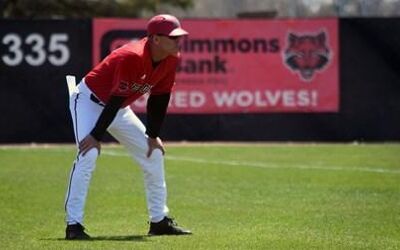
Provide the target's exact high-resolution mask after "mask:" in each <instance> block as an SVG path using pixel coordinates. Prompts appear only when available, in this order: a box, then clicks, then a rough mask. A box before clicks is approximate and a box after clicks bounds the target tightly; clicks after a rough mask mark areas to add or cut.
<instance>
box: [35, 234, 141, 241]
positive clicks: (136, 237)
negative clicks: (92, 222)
mask: <svg viewBox="0 0 400 250" xmlns="http://www.w3.org/2000/svg"><path fill="white" fill-rule="evenodd" d="M148 237H149V236H147V235H122V236H97V237H91V238H90V239H87V240H74V242H76V241H147V238H148ZM40 240H50V241H52V240H53V241H66V240H65V239H64V238H47V239H40Z"/></svg>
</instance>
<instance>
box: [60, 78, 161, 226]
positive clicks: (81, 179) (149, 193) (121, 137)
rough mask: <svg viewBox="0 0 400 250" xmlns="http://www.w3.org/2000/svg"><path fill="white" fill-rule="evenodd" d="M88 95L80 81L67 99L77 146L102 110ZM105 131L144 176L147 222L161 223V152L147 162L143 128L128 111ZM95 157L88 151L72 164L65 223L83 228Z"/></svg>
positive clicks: (96, 155) (93, 150) (66, 200)
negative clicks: (135, 162)
mask: <svg viewBox="0 0 400 250" xmlns="http://www.w3.org/2000/svg"><path fill="white" fill-rule="evenodd" d="M90 94H91V92H90V90H89V89H88V88H87V86H86V84H85V83H84V81H82V82H81V83H80V84H79V92H78V93H73V94H72V95H71V97H70V111H71V115H72V121H73V124H74V133H75V140H76V142H77V145H78V142H79V141H81V140H82V139H83V138H84V137H85V136H86V135H88V134H89V133H90V131H91V130H92V129H93V127H94V126H95V123H96V122H97V119H98V117H99V116H100V114H101V112H102V110H103V107H102V106H100V105H99V104H97V103H94V102H93V101H92V100H90ZM108 131H109V132H110V134H111V135H112V136H113V137H114V138H115V139H117V140H118V141H119V142H120V143H121V144H122V145H124V146H125V147H126V149H127V150H128V152H129V154H130V155H131V156H132V157H133V159H134V160H136V161H137V162H138V164H139V165H140V167H141V169H142V171H143V172H144V185H145V190H146V198H147V207H148V210H149V215H150V220H151V221H152V222H158V221H160V220H161V219H163V218H164V216H166V215H167V214H168V207H167V205H166V199H167V190H166V185H165V179H164V158H163V155H162V153H161V151H160V150H158V149H156V150H154V151H153V153H152V155H151V157H150V158H147V156H146V153H147V149H148V145H147V135H146V134H145V126H144V125H143V123H142V122H141V121H140V120H139V118H138V117H137V116H136V115H135V114H134V113H133V112H132V110H131V109H130V108H129V107H127V108H124V109H120V110H119V111H118V113H117V115H116V117H115V118H114V120H113V122H112V123H111V124H110V126H109V128H108ZM97 157H98V152H97V149H91V150H90V151H89V152H87V153H86V154H85V156H82V155H80V154H79V155H78V156H77V158H76V160H75V162H74V165H73V167H72V169H71V174H70V180H69V185H68V188H67V193H66V197H65V211H66V222H67V223H68V224H74V223H81V224H83V215H84V207H85V201H86V197H87V192H88V188H89V183H90V179H91V176H92V172H93V171H94V169H95V166H96V159H97Z"/></svg>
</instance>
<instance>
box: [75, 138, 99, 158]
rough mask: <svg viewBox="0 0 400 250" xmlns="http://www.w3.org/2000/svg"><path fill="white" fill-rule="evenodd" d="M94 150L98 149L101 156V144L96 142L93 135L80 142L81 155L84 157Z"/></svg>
mask: <svg viewBox="0 0 400 250" xmlns="http://www.w3.org/2000/svg"><path fill="white" fill-rule="evenodd" d="M92 148H97V152H98V154H99V155H100V149H101V145H100V142H99V141H98V140H96V139H95V138H94V137H93V136H92V135H91V134H89V135H87V136H86V137H85V138H83V140H82V141H80V142H79V153H80V154H82V156H85V154H86V153H87V152H89V150H91V149H92Z"/></svg>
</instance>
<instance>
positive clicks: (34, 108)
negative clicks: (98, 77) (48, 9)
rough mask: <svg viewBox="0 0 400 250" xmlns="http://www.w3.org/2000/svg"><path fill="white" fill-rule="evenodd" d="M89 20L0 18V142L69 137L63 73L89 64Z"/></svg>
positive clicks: (85, 68)
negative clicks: (0, 115)
mask: <svg viewBox="0 0 400 250" xmlns="http://www.w3.org/2000/svg"><path fill="white" fill-rule="evenodd" d="M91 39H92V31H91V20H74V21H72V20H68V21H65V20H43V21H28V20H26V21H25V20H24V21H20V20H18V21H17V20H15V21H14V20H1V21H0V113H1V114H2V117H1V118H0V129H1V131H2V132H1V135H0V142H32V141H37V142H46V141H49V142H63V141H71V139H73V136H72V128H71V119H70V115H69V110H68V97H67V96H68V93H67V87H66V83H65V75H66V74H75V75H77V76H78V78H79V77H82V76H83V75H84V74H86V72H87V71H88V70H89V69H90V67H91V55H92V53H91Z"/></svg>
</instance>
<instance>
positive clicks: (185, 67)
mask: <svg viewBox="0 0 400 250" xmlns="http://www.w3.org/2000/svg"><path fill="white" fill-rule="evenodd" d="M182 25H183V27H184V28H185V29H186V30H187V31H189V33H190V35H189V36H188V37H185V38H184V39H182V40H181V52H182V58H181V62H180V65H179V67H178V69H177V72H178V73H177V77H176V85H175V87H174V92H173V95H172V99H171V102H170V107H169V110H168V112H169V113H177V114H182V113H192V114H214V113H268V112H281V113H282V112H338V111H339V75H338V74H339V73H338V69H339V67H338V62H339V58H338V55H339V48H338V21H337V19H304V20H302V19H296V20H291V19H283V20H234V19H227V20H224V19H215V20H190V19H189V20H183V21H182ZM145 28H146V20H136V19H95V20H94V26H93V34H94V37H93V64H97V63H98V62H99V61H100V60H101V59H102V58H104V57H105V56H106V55H107V54H108V53H109V52H110V51H112V50H113V49H115V48H118V47H119V46H122V45H123V44H124V43H126V42H128V41H130V40H133V39H138V38H141V37H143V36H145V34H146V31H145ZM146 98H147V97H143V98H141V99H139V100H137V101H136V102H135V103H134V104H132V108H133V110H134V111H136V112H144V111H145V107H146Z"/></svg>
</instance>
